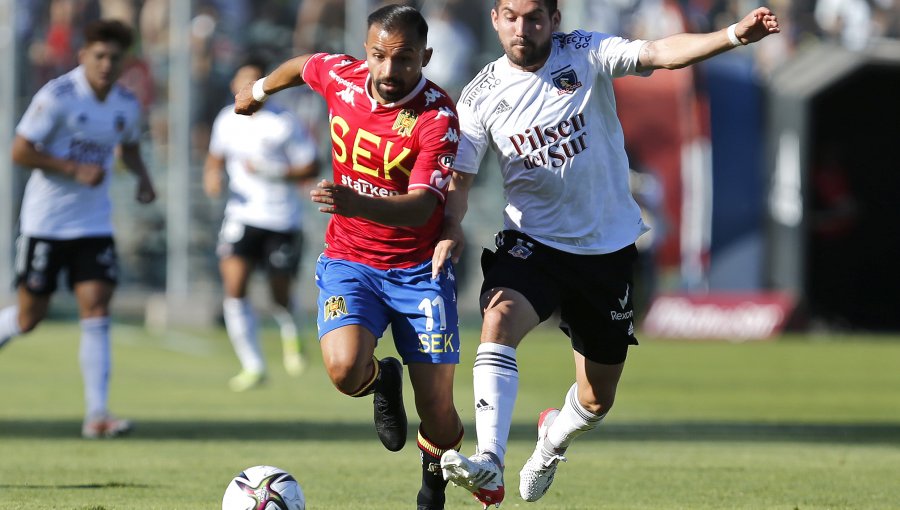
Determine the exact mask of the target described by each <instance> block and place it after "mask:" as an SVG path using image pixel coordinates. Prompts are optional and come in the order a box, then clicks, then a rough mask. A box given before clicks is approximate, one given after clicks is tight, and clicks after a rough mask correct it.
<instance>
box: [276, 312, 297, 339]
mask: <svg viewBox="0 0 900 510" xmlns="http://www.w3.org/2000/svg"><path fill="white" fill-rule="evenodd" d="M272 317H273V318H275V322H277V323H278V331H279V332H280V333H281V341H282V342H294V341H296V340H297V323H296V322H294V315H293V314H292V313H291V312H290V310H288V309H287V308H284V307H282V306H281V305H275V307H274V308H273V309H272Z"/></svg>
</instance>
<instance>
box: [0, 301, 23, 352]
mask: <svg viewBox="0 0 900 510" xmlns="http://www.w3.org/2000/svg"><path fill="white" fill-rule="evenodd" d="M21 334H22V330H21V329H20V328H19V307H18V306H17V305H13V306H7V307H6V308H4V309H3V310H0V344H3V343H5V342H6V341H7V340H9V339H11V338H13V337H16V336H19V335H21Z"/></svg>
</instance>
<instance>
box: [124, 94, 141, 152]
mask: <svg viewBox="0 0 900 510" xmlns="http://www.w3.org/2000/svg"><path fill="white" fill-rule="evenodd" d="M132 97H134V96H132ZM129 119H130V121H129V123H128V125H127V126H126V127H125V131H124V132H123V133H122V138H121V140H122V143H123V144H125V145H133V144H136V143H138V142H140V141H141V122H142V120H141V105H140V103H138V101H137V98H134V102H133V108H132V111H131V113H130V117H129Z"/></svg>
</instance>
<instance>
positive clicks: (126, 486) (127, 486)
mask: <svg viewBox="0 0 900 510" xmlns="http://www.w3.org/2000/svg"><path fill="white" fill-rule="evenodd" d="M152 487H153V486H152V485H144V484H140V483H122V482H109V483H78V484H60V485H34V484H30V483H29V484H21V485H4V484H0V489H31V490H34V489H67V490H68V489H149V488H152Z"/></svg>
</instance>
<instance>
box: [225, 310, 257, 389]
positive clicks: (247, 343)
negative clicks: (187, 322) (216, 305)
mask: <svg viewBox="0 0 900 510" xmlns="http://www.w3.org/2000/svg"><path fill="white" fill-rule="evenodd" d="M222 311H223V313H224V316H225V330H226V331H228V338H229V339H230V340H231V345H232V346H233V347H234V352H235V354H237V357H238V360H239V361H240V362H241V367H242V368H243V369H244V370H246V371H248V372H256V373H262V372H265V371H266V362H265V361H264V360H263V355H262V348H261V347H260V345H259V337H258V336H257V331H256V314H255V313H253V307H252V306H250V301H248V300H247V299H242V298H225V301H224V302H223V303H222Z"/></svg>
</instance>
